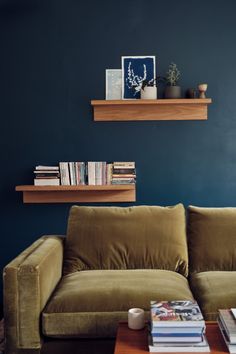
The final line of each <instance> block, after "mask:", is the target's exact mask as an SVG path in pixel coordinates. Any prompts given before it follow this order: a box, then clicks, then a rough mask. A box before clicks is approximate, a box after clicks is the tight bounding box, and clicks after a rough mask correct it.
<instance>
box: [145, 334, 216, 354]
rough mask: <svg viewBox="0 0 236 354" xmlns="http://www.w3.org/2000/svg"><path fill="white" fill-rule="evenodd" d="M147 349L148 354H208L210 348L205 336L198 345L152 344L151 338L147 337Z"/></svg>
mask: <svg viewBox="0 0 236 354" xmlns="http://www.w3.org/2000/svg"><path fill="white" fill-rule="evenodd" d="M148 347H149V352H150V353H180V352H182V353H188V352H197V353H200V352H201V353H209V352H210V347H209V344H208V341H207V338H206V336H205V335H203V341H202V342H200V343H194V344H190V343H186V344H184V343H171V344H170V343H166V344H165V345H164V343H160V344H157V343H154V344H153V341H152V338H151V336H149V337H148Z"/></svg>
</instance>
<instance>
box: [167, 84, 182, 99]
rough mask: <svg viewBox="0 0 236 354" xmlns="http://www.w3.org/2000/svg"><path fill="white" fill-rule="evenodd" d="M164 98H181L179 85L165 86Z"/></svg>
mask: <svg viewBox="0 0 236 354" xmlns="http://www.w3.org/2000/svg"><path fill="white" fill-rule="evenodd" d="M165 98H181V87H180V86H166V88H165Z"/></svg>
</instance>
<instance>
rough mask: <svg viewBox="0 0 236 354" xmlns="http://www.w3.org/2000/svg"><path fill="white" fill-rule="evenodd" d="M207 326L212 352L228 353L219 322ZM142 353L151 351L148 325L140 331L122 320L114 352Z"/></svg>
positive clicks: (115, 353) (208, 323) (213, 353)
mask: <svg viewBox="0 0 236 354" xmlns="http://www.w3.org/2000/svg"><path fill="white" fill-rule="evenodd" d="M206 328H207V329H206V334H207V339H208V342H209V345H210V348H211V354H220V353H228V350H227V347H226V345H225V343H224V340H223V337H222V335H221V333H220V330H219V328H218V325H217V323H216V322H206ZM141 353H142V354H143V353H149V350H148V330H147V327H145V328H144V329H142V330H139V331H134V330H131V329H129V328H128V325H127V323H125V322H121V323H120V324H119V327H118V331H117V337H116V344H115V351H114V354H141ZM165 354H166V353H165ZM178 354H179V353H178ZM185 354H186V353H185ZM191 354H192V353H191Z"/></svg>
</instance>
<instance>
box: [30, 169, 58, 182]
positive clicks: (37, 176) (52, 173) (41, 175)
mask: <svg viewBox="0 0 236 354" xmlns="http://www.w3.org/2000/svg"><path fill="white" fill-rule="evenodd" d="M34 185H35V186H59V185H60V173H59V167H58V166H36V167H35V170H34Z"/></svg>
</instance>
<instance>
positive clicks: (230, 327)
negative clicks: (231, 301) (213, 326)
mask: <svg viewBox="0 0 236 354" xmlns="http://www.w3.org/2000/svg"><path fill="white" fill-rule="evenodd" d="M218 324H219V328H220V330H221V333H222V336H223V338H224V341H225V344H226V346H227V347H228V350H229V352H230V353H236V309H235V308H233V309H227V310H219V317H218Z"/></svg>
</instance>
